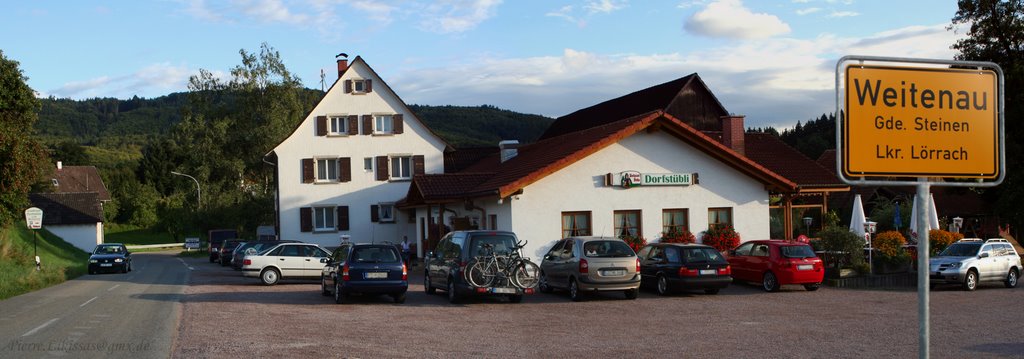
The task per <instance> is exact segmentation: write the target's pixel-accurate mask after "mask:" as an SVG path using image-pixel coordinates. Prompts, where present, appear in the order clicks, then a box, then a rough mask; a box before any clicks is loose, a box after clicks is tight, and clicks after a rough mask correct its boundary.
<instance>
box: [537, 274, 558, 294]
mask: <svg viewBox="0 0 1024 359" xmlns="http://www.w3.org/2000/svg"><path fill="white" fill-rule="evenodd" d="M537 289H539V290H540V291H541V292H542V293H551V292H554V291H555V289H554V288H551V284H548V275H547V274H544V272H540V282H538V283H537Z"/></svg>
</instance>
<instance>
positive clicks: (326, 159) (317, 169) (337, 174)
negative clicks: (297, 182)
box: [313, 157, 341, 183]
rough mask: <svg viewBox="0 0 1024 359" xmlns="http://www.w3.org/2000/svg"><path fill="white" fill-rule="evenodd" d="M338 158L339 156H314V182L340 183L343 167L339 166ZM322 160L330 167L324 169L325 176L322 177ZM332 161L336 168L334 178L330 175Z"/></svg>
mask: <svg viewBox="0 0 1024 359" xmlns="http://www.w3.org/2000/svg"><path fill="white" fill-rule="evenodd" d="M338 160H339V157H314V158H313V176H314V183H339V182H341V168H339V166H338ZM320 161H324V164H325V165H328V167H327V168H326V169H325V170H324V171H325V177H324V178H321V177H320V170H321V167H322V165H321V164H320ZM331 163H334V166H333V168H334V178H333V179H332V178H331V176H330V175H331V173H330V171H331V167H332V166H330V164H331Z"/></svg>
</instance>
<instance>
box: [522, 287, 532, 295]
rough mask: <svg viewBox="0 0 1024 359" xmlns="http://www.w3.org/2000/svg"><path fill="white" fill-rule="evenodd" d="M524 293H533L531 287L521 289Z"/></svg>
mask: <svg viewBox="0 0 1024 359" xmlns="http://www.w3.org/2000/svg"><path fill="white" fill-rule="evenodd" d="M523 292H525V293H526V294H533V288H526V289H524V290H523Z"/></svg>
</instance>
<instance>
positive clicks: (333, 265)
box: [320, 243, 409, 304]
mask: <svg viewBox="0 0 1024 359" xmlns="http://www.w3.org/2000/svg"><path fill="white" fill-rule="evenodd" d="M320 286H321V292H322V293H323V295H325V296H331V295H332V294H333V296H334V302H335V303H338V304H341V303H344V302H345V301H346V300H348V298H349V296H351V295H363V294H369V295H389V296H391V297H392V298H394V300H395V303H405V292H406V291H408V290H409V275H408V272H407V269H406V267H405V263H402V255H401V254H400V253H399V252H398V249H397V248H395V246H394V245H390V244H351V243H349V244H344V245H342V246H341V247H338V249H336V250H335V251H334V253H333V254H331V258H330V259H329V260H328V262H327V265H326V266H324V269H323V272H322V273H321V275H320Z"/></svg>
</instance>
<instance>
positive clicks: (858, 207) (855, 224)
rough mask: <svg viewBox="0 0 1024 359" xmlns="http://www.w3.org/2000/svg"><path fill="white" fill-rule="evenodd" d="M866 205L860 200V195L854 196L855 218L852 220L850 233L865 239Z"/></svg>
mask: <svg viewBox="0 0 1024 359" xmlns="http://www.w3.org/2000/svg"><path fill="white" fill-rule="evenodd" d="M865 220H866V218H865V217H864V203H863V202H861V200H860V195H859V194H858V195H855V196H853V217H852V218H850V232H853V233H856V234H857V235H858V236H860V237H861V238H864V222H865Z"/></svg>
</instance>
